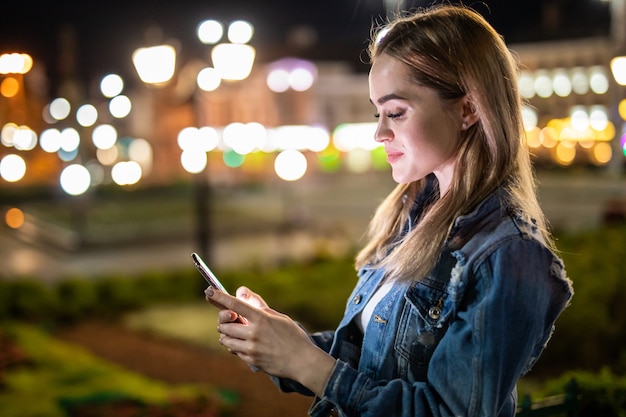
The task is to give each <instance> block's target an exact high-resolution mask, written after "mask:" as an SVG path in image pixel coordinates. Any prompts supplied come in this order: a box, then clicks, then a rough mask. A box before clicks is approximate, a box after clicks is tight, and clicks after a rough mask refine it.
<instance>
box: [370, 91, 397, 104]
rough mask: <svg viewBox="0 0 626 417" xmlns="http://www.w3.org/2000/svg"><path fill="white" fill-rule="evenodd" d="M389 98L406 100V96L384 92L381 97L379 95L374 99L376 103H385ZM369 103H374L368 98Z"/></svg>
mask: <svg viewBox="0 0 626 417" xmlns="http://www.w3.org/2000/svg"><path fill="white" fill-rule="evenodd" d="M390 100H406V98H404V97H402V96H399V95H397V94H395V93H391V94H386V95H384V96H382V97H380V98H379V99H378V100H376V102H377V103H378V104H385V103H386V102H388V101H390ZM370 103H372V104H374V102H373V101H372V100H370Z"/></svg>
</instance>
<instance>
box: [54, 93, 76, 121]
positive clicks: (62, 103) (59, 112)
mask: <svg viewBox="0 0 626 417" xmlns="http://www.w3.org/2000/svg"><path fill="white" fill-rule="evenodd" d="M71 110H72V106H71V105H70V102H69V101H68V100H67V99H65V98H63V97H59V98H55V99H54V100H52V102H51V103H50V116H52V118H53V119H54V120H65V119H66V118H67V116H69V115H70V111H71Z"/></svg>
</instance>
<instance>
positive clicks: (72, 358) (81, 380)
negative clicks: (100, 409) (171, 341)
mask: <svg viewBox="0 0 626 417" xmlns="http://www.w3.org/2000/svg"><path fill="white" fill-rule="evenodd" d="M0 330H1V331H3V332H4V333H5V334H7V335H8V337H9V339H11V340H14V341H15V343H16V344H17V345H18V346H19V347H20V348H21V349H22V350H24V351H25V354H26V356H27V358H28V359H29V363H28V364H27V365H22V366H18V367H15V368H13V369H9V370H8V371H7V372H6V373H4V374H3V379H4V387H3V389H2V390H1V391H0V410H2V411H1V414H2V416H3V417H23V416H37V417H63V416H65V413H64V410H63V408H62V404H63V403H73V402H74V403H76V402H80V401H85V400H87V399H92V400H93V399H98V398H99V399H104V400H106V399H115V398H125V399H132V400H134V401H139V402H141V403H145V404H156V405H164V404H166V403H167V402H168V401H170V400H172V399H184V398H188V399H192V398H197V397H198V396H203V397H204V396H211V393H210V391H209V388H208V387H202V386H200V385H179V386H171V385H167V384H164V383H161V382H157V381H154V380H151V379H148V378H146V377H143V376H141V375H138V374H136V373H133V372H130V371H128V370H125V369H124V368H121V367H119V366H116V365H114V364H111V363H109V362H106V361H103V360H101V359H98V358H97V357H95V356H93V355H92V354H90V353H88V352H87V351H85V350H83V349H81V348H79V347H76V346H74V345H71V344H67V343H63V342H61V341H58V340H56V339H54V338H52V337H50V336H49V335H48V334H47V333H45V332H44V331H42V330H40V329H38V328H36V327H34V326H30V325H26V324H15V323H4V324H3V325H2V327H0Z"/></svg>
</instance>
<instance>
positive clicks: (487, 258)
mask: <svg viewBox="0 0 626 417" xmlns="http://www.w3.org/2000/svg"><path fill="white" fill-rule="evenodd" d="M369 53H370V57H371V64H372V66H371V71H370V75H369V88H370V99H371V102H372V103H373V105H374V107H375V109H376V117H377V118H378V127H377V130H376V140H377V141H379V142H380V143H381V144H382V145H384V147H385V151H386V152H387V161H388V162H389V164H390V165H391V168H392V174H393V178H394V180H395V181H396V182H397V183H398V186H397V187H396V188H395V190H394V191H393V192H392V193H391V194H390V195H389V196H388V197H387V199H386V200H385V201H384V202H383V203H382V204H381V206H380V207H379V209H378V210H377V212H376V214H375V216H374V217H373V219H372V221H371V224H370V227H369V236H370V240H369V243H368V244H367V245H366V246H365V247H364V248H363V249H362V250H361V252H360V253H359V254H358V256H357V258H356V266H357V269H358V277H359V280H358V283H357V284H356V287H355V289H354V292H353V294H352V295H351V297H350V298H349V300H348V302H347V306H346V311H345V316H344V318H343V319H342V321H341V323H340V324H339V326H338V328H337V329H336V330H335V331H334V332H322V333H315V334H308V333H307V332H306V331H305V330H303V329H302V328H301V327H300V326H299V325H298V324H297V323H296V322H294V321H293V320H292V319H291V318H289V317H287V316H285V315H283V314H280V313H278V312H276V311H274V310H272V309H271V308H269V307H268V306H267V304H266V303H265V302H264V301H263V299H262V298H261V297H260V296H259V295H257V294H254V293H252V292H251V291H250V290H249V289H247V288H243V287H242V288H239V290H238V291H237V297H231V296H228V295H226V294H224V293H221V292H219V291H213V290H211V289H207V291H206V297H207V299H208V300H209V301H211V302H212V303H214V304H216V305H218V306H221V308H222V311H220V313H219V327H218V331H219V333H220V341H221V343H222V344H223V345H224V346H225V347H226V348H228V349H229V350H230V351H231V352H233V353H235V354H237V355H238V356H239V357H240V358H241V359H242V360H244V361H246V362H247V363H249V364H250V365H252V366H255V367H258V368H259V369H261V370H263V371H264V372H266V373H268V374H270V375H272V377H273V378H274V380H275V381H276V383H277V384H278V385H279V386H280V388H281V389H283V390H285V391H298V392H301V393H304V394H312V395H315V400H314V402H313V405H312V406H311V409H310V410H309V414H310V415H311V416H328V415H339V416H362V417H365V416H387V417H391V416H489V417H495V416H513V415H514V414H515V411H516V404H517V395H516V383H517V381H518V379H519V378H520V377H521V376H522V375H523V374H524V373H525V372H527V371H528V370H529V369H530V367H531V366H532V365H533V364H534V362H535V361H536V360H537V358H538V357H539V355H540V353H541V352H542V350H543V348H544V347H545V345H546V343H547V342H548V339H549V338H550V336H551V334H552V331H553V327H554V323H555V321H556V319H557V317H558V316H559V314H560V313H561V311H562V310H563V309H564V308H565V307H566V305H567V304H568V302H569V300H570V298H571V296H572V289H571V285H570V281H569V280H568V279H567V278H566V276H565V272H564V269H563V265H562V262H561V261H560V259H559V258H558V257H557V255H556V254H555V250H554V245H553V242H552V239H551V236H550V233H549V231H548V230H547V227H546V221H545V219H544V215H543V213H542V211H541V209H540V207H539V204H538V201H537V197H536V190H535V183H534V177H533V172H532V169H531V161H530V157H529V153H528V150H527V149H526V146H525V144H524V131H523V127H522V120H521V101H520V96H519V93H518V89H517V77H516V64H515V62H514V59H513V58H512V56H511V54H510V52H509V51H508V49H507V47H506V45H505V43H504V42H503V40H502V38H501V37H500V36H499V35H498V34H497V33H496V32H495V30H494V29H493V28H492V27H491V26H490V25H489V24H488V23H487V22H486V21H485V20H484V19H483V18H482V17H481V16H480V15H479V14H477V13H475V12H473V11H471V10H470V9H468V8H464V7H458V6H440V7H436V8H431V9H428V10H425V11H421V12H419V13H416V14H413V15H408V16H404V17H401V18H398V19H396V20H395V21H393V22H391V23H390V24H389V25H387V26H385V27H383V28H380V30H378V31H377V32H376V33H375V35H374V37H373V40H372V43H371V45H370V48H369ZM237 315H241V316H243V317H245V318H246V323H245V324H241V323H236V322H234V321H235V319H236V318H237Z"/></svg>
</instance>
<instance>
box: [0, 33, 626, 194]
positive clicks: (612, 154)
mask: <svg viewBox="0 0 626 417" xmlns="http://www.w3.org/2000/svg"><path fill="white" fill-rule="evenodd" d="M510 48H511V49H512V50H513V51H514V53H515V54H517V55H518V57H519V61H520V63H521V72H520V91H521V92H522V94H523V95H524V98H525V100H526V102H527V106H526V108H525V122H526V123H527V130H528V140H529V144H530V145H531V148H532V150H533V153H534V155H535V157H536V161H537V162H538V164H539V165H546V166H556V167H569V166H580V167H583V168H590V169H594V170H597V169H601V170H612V171H614V172H619V173H621V171H622V170H623V167H624V164H625V161H626V156H625V155H624V152H626V151H624V149H623V146H624V143H623V139H622V142H621V143H620V137H622V136H623V135H624V117H625V116H626V115H625V114H624V113H622V114H621V115H620V113H619V112H618V108H619V106H620V103H622V105H621V108H624V107H625V105H624V104H623V103H624V101H623V100H624V97H625V95H624V87H622V86H619V85H617V84H616V83H615V81H614V79H613V76H612V75H611V71H610V68H609V62H610V60H611V58H612V56H613V55H614V54H615V46H614V42H613V41H612V40H611V39H608V38H591V39H579V40H569V41H559V42H541V43H532V44H515V45H510ZM270 64H271V63H263V62H261V63H259V64H258V65H256V66H255V67H254V69H253V71H252V74H251V75H250V76H249V77H248V79H246V80H243V81H240V82H238V83H236V84H227V83H226V84H224V85H223V86H221V87H220V88H219V89H217V90H215V91H211V92H204V91H200V90H199V89H198V88H196V87H194V86H191V84H193V83H194V82H195V80H194V79H193V75H190V74H193V71H192V70H191V69H190V68H186V67H185V66H184V65H183V66H181V68H180V69H179V71H178V74H177V76H176V78H175V80H174V81H173V82H172V83H171V84H169V85H167V86H165V87H162V88H159V89H148V88H146V86H145V85H136V84H135V85H132V83H129V84H131V87H129V90H128V91H127V92H125V94H127V95H128V97H129V98H130V99H131V101H132V102H133V108H132V111H131V113H130V114H129V116H128V117H127V119H126V120H124V121H116V122H115V123H117V126H118V127H119V130H120V132H119V134H120V136H126V137H130V138H142V139H145V141H147V142H148V143H149V144H150V145H151V158H152V160H151V162H150V164H149V166H147V168H146V169H145V172H144V176H143V178H142V179H141V183H142V184H166V183H170V182H174V181H180V180H181V178H183V179H184V178H189V174H188V173H186V172H185V170H184V169H183V168H182V167H181V162H180V158H181V151H180V148H179V147H178V145H177V138H178V135H179V133H180V132H181V130H182V129H184V128H186V127H189V126H195V127H197V128H200V127H203V126H212V127H215V128H217V129H222V128H224V127H225V126H227V125H228V124H231V123H251V122H255V123H259V124H261V125H263V126H265V127H266V128H275V127H278V126H286V125H299V126H307V125H308V126H321V127H323V128H324V129H326V130H327V131H328V135H329V137H330V138H331V143H330V144H329V148H330V149H331V150H332V151H333V152H334V154H335V156H336V158H338V160H339V162H338V165H336V166H338V167H339V168H336V169H349V165H345V164H343V162H345V161H346V160H347V159H348V158H349V156H348V155H347V153H349V152H345V151H338V150H337V149H336V146H334V145H333V143H332V139H333V133H334V132H335V129H336V128H337V126H339V125H342V124H346V123H371V122H374V118H373V113H374V110H373V108H372V106H371V104H370V102H369V91H368V83H367V73H366V72H356V71H355V70H354V68H353V66H351V65H349V64H348V63H343V62H338V61H337V62H315V63H314V64H315V67H316V78H315V82H314V83H313V85H312V86H311V87H310V88H309V89H306V90H304V91H295V90H292V89H288V90H286V91H284V92H280V93H278V92H274V91H272V90H270V88H269V87H268V85H267V83H266V79H267V75H268V71H269V68H270ZM188 66H189V67H193V65H191V63H189V65H188ZM37 74H38V73H36V72H35V73H34V74H26V75H24V76H23V78H24V80H25V81H24V82H23V84H24V88H25V90H24V91H25V93H24V94H22V95H18V96H17V97H0V102H1V103H0V104H1V105H0V110H1V114H0V123H2V125H3V126H5V125H6V124H7V123H12V122H13V123H16V124H17V125H22V124H24V125H26V124H28V125H30V126H32V127H33V129H34V130H35V133H36V134H38V135H40V134H41V133H42V130H45V128H46V126H45V122H44V121H42V117H41V116H40V115H41V114H42V113H43V112H44V110H45V109H46V105H45V104H43V103H42V100H41V97H40V94H39V93H38V92H37V89H36V86H37V82H35V81H36V79H35V78H36V76H38V75H37ZM39 75H40V74H39ZM31 76H32V77H33V80H32V82H31V83H30V85H29V83H28V77H31ZM8 77H9V76H8V75H3V76H2V78H3V79H7V78H8ZM38 82H39V81H38ZM39 84H41V82H39ZM31 98H32V101H31ZM17 100H21V101H20V102H19V103H18V101H17ZM99 100H100V102H99V104H98V103H96V102H95V100H94V103H95V105H96V106H102V105H103V104H104V103H105V102H104V101H102V99H99ZM23 101H24V102H26V103H28V104H24V103H22V102H23ZM20 103H22V104H20ZM16 105H20V106H22V107H24V108H25V109H26V108H27V109H28V112H27V113H26V115H25V116H24V117H21V118H20V120H13V119H12V118H13V117H14V115H15V114H16ZM33 106H35V107H38V109H36V110H34V109H33V108H32V107H33ZM112 123H113V122H112ZM59 125H62V126H65V125H67V122H64V123H59ZM50 126H52V124H51V125H50ZM50 126H48V127H50ZM89 133H91V130H90V129H82V130H81V134H84V135H88V134H89ZM89 140H90V138H89V137H83V138H81V142H82V143H87V142H89ZM363 140H364V141H367V140H371V138H363ZM3 143H4V142H3ZM127 150H128V149H125V150H123V151H124V152H126V151H127ZM13 152H15V149H11V147H10V146H9V145H6V144H5V146H3V147H2V150H1V151H0V158H1V157H3V156H5V155H7V154H9V153H13ZM124 152H121V151H120V155H121V154H123V153H124ZM18 153H20V154H27V157H26V158H27V159H29V160H31V161H35V162H34V163H35V165H34V166H33V167H32V168H30V169H28V170H27V173H26V175H25V177H24V180H23V182H22V184H32V183H39V182H43V183H54V182H55V181H58V179H57V178H55V175H54V172H52V171H58V170H59V169H60V167H61V166H62V165H67V164H69V163H73V160H71V159H70V160H66V161H63V162H59V160H58V158H57V156H56V154H55V153H45V152H43V151H42V150H41V149H39V148H35V149H33V150H29V151H27V152H18ZM318 153H322V152H318ZM327 153H328V152H327ZM306 154H307V159H308V161H309V164H308V167H307V170H308V171H307V172H309V173H313V172H315V171H316V170H318V169H320V166H319V158H318V155H315V152H306ZM76 158H78V159H77V160H79V159H80V158H81V155H78V154H77V156H76ZM82 158H83V160H82V163H85V162H89V161H87V159H88V156H82ZM94 158H95V156H94ZM274 158H275V154H274V153H264V152H256V155H247V156H246V158H244V159H245V160H244V159H242V161H241V162H240V164H239V165H236V166H232V165H231V166H229V165H228V164H226V163H225V161H224V153H223V152H221V151H216V152H209V168H208V170H207V172H205V173H203V174H202V175H207V176H209V177H210V178H212V180H215V181H224V182H237V181H245V180H247V179H250V178H253V179H255V180H259V179H268V180H271V179H275V177H276V176H275V173H274V166H273V164H274ZM29 164H30V163H29ZM51 167H52V168H51ZM360 169H362V168H360ZM51 170H52V171H51Z"/></svg>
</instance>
